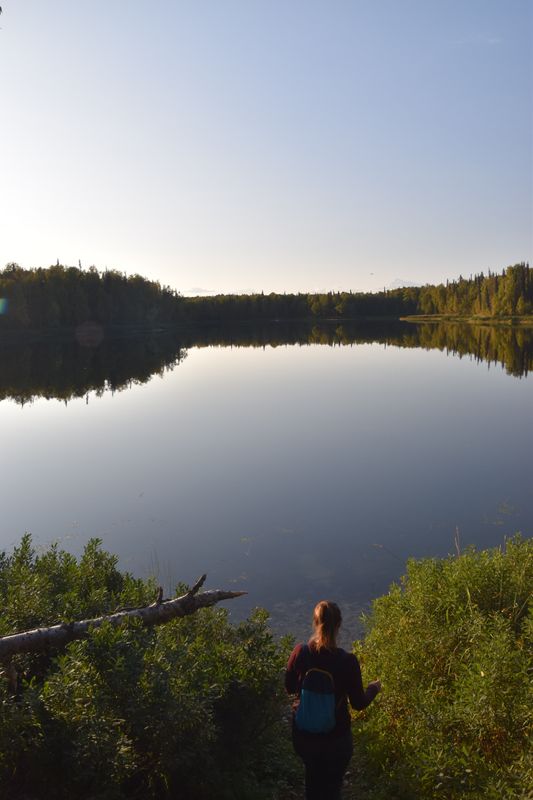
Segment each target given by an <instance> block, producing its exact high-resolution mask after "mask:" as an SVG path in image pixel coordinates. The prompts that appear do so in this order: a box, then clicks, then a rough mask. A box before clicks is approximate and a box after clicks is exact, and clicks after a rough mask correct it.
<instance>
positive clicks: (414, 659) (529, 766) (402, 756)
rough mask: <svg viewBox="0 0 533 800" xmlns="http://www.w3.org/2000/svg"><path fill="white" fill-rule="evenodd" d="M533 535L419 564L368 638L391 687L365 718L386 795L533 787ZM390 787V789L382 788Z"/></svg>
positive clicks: (507, 798) (374, 671) (367, 659)
mask: <svg viewBox="0 0 533 800" xmlns="http://www.w3.org/2000/svg"><path fill="white" fill-rule="evenodd" d="M532 586H533V542H532V541H531V540H529V541H524V540H522V539H521V538H520V537H516V538H514V539H513V540H511V541H508V542H507V543H506V546H505V548H502V549H494V550H485V551H482V552H476V551H474V550H473V549H472V550H469V551H467V552H465V553H464V554H462V555H460V556H458V557H449V558H446V559H439V560H435V559H427V560H421V561H414V560H413V561H409V562H408V568H407V575H406V576H405V577H404V578H403V579H402V581H401V585H399V586H398V585H395V586H393V587H392V588H391V590H390V592H389V594H387V595H385V596H384V597H381V598H379V599H378V600H376V601H375V602H374V604H373V608H372V612H371V613H370V615H369V616H368V618H367V619H366V620H365V622H366V637H365V640H364V641H363V642H356V644H355V650H356V652H357V653H358V655H359V657H360V659H361V662H362V666H363V670H364V672H366V673H367V674H368V675H369V676H375V675H379V676H380V677H381V679H382V681H383V688H384V691H383V693H382V694H381V695H380V696H379V698H378V700H377V701H376V703H375V704H374V707H372V709H371V711H369V712H368V713H367V714H366V715H365V717H366V719H363V721H362V724H361V725H360V726H359V727H360V737H361V747H363V748H364V749H365V750H366V756H367V758H369V760H370V763H372V764H373V766H374V768H375V770H376V775H377V774H379V775H380V777H379V780H378V781H377V784H378V785H379V786H380V787H381V788H380V790H379V791H377V792H376V793H375V797H381V796H382V797H387V798H392V797H396V798H405V800H413V799H414V798H417V800H419V799H420V800H422V799H423V798H446V800H453V799H454V798H469V800H474V798H476V800H477V798H480V799H481V798H483V800H492V799H494V800H511V799H512V798H523V799H524V800H525V798H526V797H527V798H530V797H531V796H532V794H533V757H532V751H531V745H530V742H529V738H528V737H529V735H530V733H531V722H532V710H533V695H532V690H531V651H532V639H533V637H532V633H533V616H532V611H531V604H530V600H531V588H532ZM380 792H381V793H380Z"/></svg>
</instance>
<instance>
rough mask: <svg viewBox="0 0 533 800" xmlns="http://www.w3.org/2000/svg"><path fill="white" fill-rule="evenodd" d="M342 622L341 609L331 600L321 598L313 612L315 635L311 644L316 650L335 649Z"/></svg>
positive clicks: (310, 640)
mask: <svg viewBox="0 0 533 800" xmlns="http://www.w3.org/2000/svg"><path fill="white" fill-rule="evenodd" d="M341 622H342V615H341V610H340V608H339V606H338V605H337V603H333V602H332V601H331V600H321V601H320V603H317V604H316V606H315V610H314V612H313V635H312V637H311V638H310V639H309V645H310V647H311V648H312V649H314V650H335V648H336V646H337V642H336V639H337V631H338V630H339V626H340V624H341Z"/></svg>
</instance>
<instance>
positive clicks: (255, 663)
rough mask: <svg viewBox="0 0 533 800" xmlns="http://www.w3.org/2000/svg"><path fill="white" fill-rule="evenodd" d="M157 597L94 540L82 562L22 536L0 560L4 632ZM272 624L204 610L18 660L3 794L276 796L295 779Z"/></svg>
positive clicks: (0, 752) (0, 751) (6, 724)
mask: <svg viewBox="0 0 533 800" xmlns="http://www.w3.org/2000/svg"><path fill="white" fill-rule="evenodd" d="M179 588H180V589H184V588H185V587H179ZM154 594H155V592H154V586H153V584H152V583H151V582H143V581H138V580H135V579H133V578H132V577H131V576H129V575H127V574H123V573H120V572H119V571H118V569H117V565H116V558H115V557H114V556H111V555H109V554H107V553H105V552H103V551H102V550H101V549H100V546H99V542H98V541H97V540H92V541H91V542H89V544H88V545H87V548H86V550H85V553H84V554H83V556H82V558H81V559H80V560H79V561H77V560H76V559H75V558H73V557H72V556H70V555H69V554H67V553H64V552H62V551H60V550H59V549H58V548H57V547H52V548H51V549H50V550H48V551H47V552H46V553H44V554H42V555H36V554H35V552H34V551H33V549H32V547H31V540H30V539H29V537H25V538H24V539H23V542H22V544H21V546H20V547H18V548H16V550H15V551H14V553H13V554H12V555H11V556H9V557H7V556H3V557H2V559H1V561H0V597H2V599H3V602H4V613H3V615H2V618H1V619H0V629H1V630H2V632H3V633H7V632H12V631H13V630H16V629H18V630H20V629H21V628H24V627H28V626H30V625H46V624H50V623H54V622H57V621H58V620H59V619H73V618H81V617H84V616H92V615H97V614H100V613H105V612H106V611H112V610H115V609H116V608H117V607H118V606H124V605H142V604H145V603H146V602H150V600H152V599H153V597H154ZM26 598H27V602H26ZM267 619H268V615H267V614H266V612H263V611H256V612H255V613H254V614H253V615H252V616H251V618H250V619H249V620H247V621H246V622H243V623H241V624H239V625H231V624H230V623H229V622H228V619H227V613H226V611H225V610H223V609H203V610H201V611H198V612H196V613H195V614H193V615H191V616H189V617H185V618H183V619H177V620H174V621H172V622H169V623H167V624H165V625H161V626H158V627H156V628H144V627H142V626H141V625H140V623H139V622H138V621H137V620H132V621H130V622H129V623H128V624H125V625H124V626H121V627H120V628H114V627H112V626H110V625H104V626H102V627H101V628H99V629H97V630H94V631H93V632H92V634H91V635H90V636H89V637H88V638H87V639H85V640H83V641H77V642H72V643H71V644H70V645H69V646H68V647H67V648H66V649H65V650H64V651H63V652H62V653H56V654H47V655H46V656H45V657H36V656H34V657H32V658H29V657H19V658H18V659H17V661H18V666H19V668H21V669H22V670H23V671H24V675H25V679H24V685H23V688H22V692H21V693H20V697H19V698H18V699H17V700H15V699H14V698H13V697H12V696H10V694H9V692H8V690H7V688H6V686H4V684H3V682H2V684H1V687H0V789H1V790H2V791H0V795H1V796H7V794H8V793H9V795H10V796H11V797H17V796H24V797H27V796H29V797H31V798H32V799H33V798H47V800H53V799H54V798H57V800H61V799H62V798H70V797H78V798H91V800H97V799H99V800H115V799H116V800H121V798H126V797H127V798H137V797H139V798H140V797H142V798H187V799H188V800H189V799H190V800H204V798H212V797H217V798H220V799H221V800H241V799H242V800H245V799H246V798H250V799H251V798H258V799H260V798H262V797H265V798H266V797H276V796H277V791H278V789H279V788H280V787H283V784H284V778H285V777H286V776H287V774H288V770H290V759H287V757H286V756H287V747H288V736H287V733H286V730H285V729H284V722H283V710H284V708H285V705H286V700H285V696H284V691H283V687H282V682H281V679H280V678H281V673H282V669H283V667H284V664H285V661H286V657H287V650H288V648H289V642H288V641H286V642H282V643H281V644H277V643H275V642H274V640H273V638H272V635H271V633H270V631H269V629H268V627H267ZM280 740H281V742H283V741H285V742H286V743H287V747H286V749H285V750H284V748H283V746H282V745H281V744H280Z"/></svg>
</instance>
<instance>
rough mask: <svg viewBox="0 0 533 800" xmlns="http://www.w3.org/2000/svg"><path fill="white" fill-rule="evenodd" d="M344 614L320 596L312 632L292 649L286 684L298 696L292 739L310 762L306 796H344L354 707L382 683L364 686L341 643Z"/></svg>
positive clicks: (331, 799)
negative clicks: (342, 793)
mask: <svg viewBox="0 0 533 800" xmlns="http://www.w3.org/2000/svg"><path fill="white" fill-rule="evenodd" d="M341 622H342V616H341V612H340V609H339V607H338V605H337V604H336V603H333V602H332V601H331V600H321V601H320V602H319V603H318V604H317V605H316V607H315V610H314V613H313V635H312V637H311V639H310V640H309V642H308V644H298V645H296V647H295V648H294V650H293V651H292V653H291V655H290V657H289V661H288V663H287V669H286V672H285V688H286V689H287V692H288V693H289V694H291V695H296V699H295V701H294V704H293V720H292V739H293V745H294V749H295V751H296V753H297V754H298V756H300V758H301V759H302V761H303V763H304V765H305V798H306V800H340V796H341V789H342V782H343V778H344V773H345V772H346V768H347V767H348V764H349V762H350V759H351V757H352V753H353V744H352V732H351V720H350V712H349V710H348V699H349V701H350V705H351V706H352V708H355V709H357V710H359V711H361V710H362V709H364V708H366V707H367V706H368V705H369V704H370V703H371V702H372V700H373V699H374V698H375V697H376V695H377V694H378V692H380V691H381V682H380V681H379V680H377V681H372V682H371V683H369V684H368V686H367V687H366V689H364V688H363V682H362V678H361V669H360V667H359V662H358V660H357V658H356V656H355V655H353V654H352V653H347V652H346V651H345V650H343V649H342V648H340V647H337V635H338V633H339V628H340V626H341Z"/></svg>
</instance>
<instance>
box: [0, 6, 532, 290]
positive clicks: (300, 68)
mask: <svg viewBox="0 0 533 800" xmlns="http://www.w3.org/2000/svg"><path fill="white" fill-rule="evenodd" d="M2 6H3V11H4V13H3V14H2V16H1V17H0V27H1V30H0V74H1V75H2V83H1V91H0V115H1V116H0V123H1V124H0V148H1V149H0V159H1V160H0V165H1V166H0V265H3V264H5V263H7V262H9V261H17V262H18V263H20V264H21V265H23V266H41V265H43V266H44V265H48V264H50V263H55V261H56V259H58V258H59V260H60V261H61V262H62V263H66V264H77V263H78V260H79V259H80V260H81V262H82V265H83V266H89V265H91V264H95V265H96V266H97V267H98V268H100V269H102V268H104V267H106V266H108V267H114V268H117V269H119V270H121V271H125V272H127V273H128V274H130V273H134V272H139V273H141V274H143V275H147V276H149V277H153V278H158V279H159V280H161V282H163V283H168V284H170V285H172V286H174V287H175V288H177V289H179V290H180V291H182V292H184V293H196V292H197V291H222V292H232V291H250V290H264V291H265V292H268V291H298V290H302V291H307V290H320V289H329V288H331V289H354V290H358V289H361V290H370V289H377V288H379V287H382V286H383V285H388V284H390V283H391V282H392V281H394V279H396V278H403V279H406V280H409V281H412V282H414V283H417V282H435V281H440V280H443V279H445V278H447V277H449V278H452V277H456V276H457V275H459V274H460V273H462V274H463V275H469V274H470V273H471V272H478V271H481V270H485V271H486V270H488V269H492V270H499V269H501V268H502V267H504V266H506V265H508V264H510V263H514V262H516V261H521V260H529V259H531V251H532V217H533V203H532V175H533V170H532V141H533V130H532V99H531V98H532V88H533V80H532V39H533V37H532V16H533V14H532V10H533V4H532V3H531V2H530V0H328V2H324V0H261V1H259V0H144V2H138V0H91V2H88V1H87V0H86V2H82V1H81V0H76V1H75V2H74V1H73V0H47V1H46V2H45V0H3V2H2ZM372 273H373V274H372Z"/></svg>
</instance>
